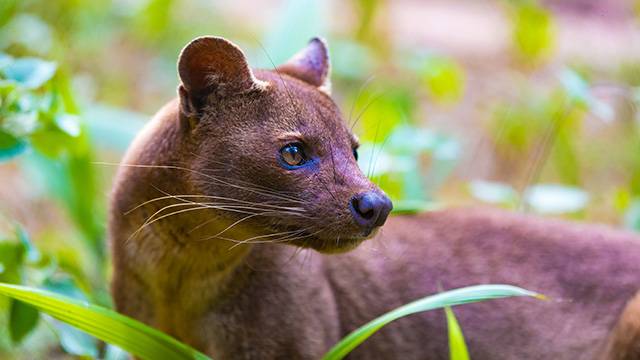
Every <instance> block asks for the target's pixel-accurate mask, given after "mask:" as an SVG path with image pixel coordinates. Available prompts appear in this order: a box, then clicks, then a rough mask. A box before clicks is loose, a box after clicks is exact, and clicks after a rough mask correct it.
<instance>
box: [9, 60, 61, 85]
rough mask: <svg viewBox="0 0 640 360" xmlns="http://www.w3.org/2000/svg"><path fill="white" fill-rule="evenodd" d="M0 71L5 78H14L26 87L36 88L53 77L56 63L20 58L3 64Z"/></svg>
mask: <svg viewBox="0 0 640 360" xmlns="http://www.w3.org/2000/svg"><path fill="white" fill-rule="evenodd" d="M2 72H3V73H4V76H5V78H7V79H9V80H14V81H16V82H18V83H20V84H21V85H22V86H23V87H25V88H27V89H36V88H39V87H40V86H42V85H44V83H46V82H47V81H49V80H50V79H51V78H52V77H53V75H54V74H55V72H56V64H55V63H53V62H50V61H45V60H41V59H37V58H22V59H17V60H15V61H14V62H13V63H11V64H9V65H7V66H5V67H4V68H3V71H2Z"/></svg>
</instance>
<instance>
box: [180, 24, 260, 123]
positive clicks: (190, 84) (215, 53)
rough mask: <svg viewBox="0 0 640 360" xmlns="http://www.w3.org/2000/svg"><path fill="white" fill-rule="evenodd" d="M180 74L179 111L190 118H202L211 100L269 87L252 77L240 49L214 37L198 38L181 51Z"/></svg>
mask: <svg viewBox="0 0 640 360" xmlns="http://www.w3.org/2000/svg"><path fill="white" fill-rule="evenodd" d="M178 74H179V75H180V81H181V82H182V84H180V86H179V87H178V94H179V96H180V108H181V111H182V112H183V114H184V115H186V116H188V117H194V116H197V115H199V113H200V111H201V110H202V107H203V106H205V105H207V102H208V101H209V100H210V99H216V100H223V99H224V98H226V97H230V96H235V95H242V94H246V93H248V92H252V91H260V90H263V89H265V87H266V83H265V82H263V81H260V80H258V79H256V78H255V76H253V72H252V71H251V69H250V68H249V64H248V63H247V59H246V57H245V56H244V54H243V53H242V50H240V48H238V47H237V46H236V45H235V44H233V43H231V42H230V41H228V40H226V39H223V38H220V37H214V36H203V37H199V38H196V39H194V40H193V41H191V42H190V43H189V44H187V46H185V47H184V49H182V52H181V53H180V58H179V59H178Z"/></svg>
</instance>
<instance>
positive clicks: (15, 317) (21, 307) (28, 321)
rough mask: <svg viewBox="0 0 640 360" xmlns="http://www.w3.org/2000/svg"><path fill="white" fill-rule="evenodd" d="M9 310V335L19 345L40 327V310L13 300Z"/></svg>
mask: <svg viewBox="0 0 640 360" xmlns="http://www.w3.org/2000/svg"><path fill="white" fill-rule="evenodd" d="M10 306H11V308H10V309H9V334H10V335H11V341H13V343H14V344H19V343H21V342H22V340H23V339H24V338H25V337H26V336H27V335H28V334H29V333H30V332H31V331H32V330H33V329H35V327H36V325H38V319H39V318H40V316H39V313H38V310H36V309H35V308H34V307H33V306H31V305H27V304H25V303H23V302H22V301H17V300H12V301H11V305H10Z"/></svg>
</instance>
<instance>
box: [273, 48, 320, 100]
mask: <svg viewBox="0 0 640 360" xmlns="http://www.w3.org/2000/svg"><path fill="white" fill-rule="evenodd" d="M330 69H331V64H330V62H329V50H328V48H327V43H326V42H325V41H324V40H323V39H321V38H317V37H316V38H313V39H311V41H309V43H308V44H307V46H306V47H305V48H304V49H302V50H300V51H299V52H298V53H297V54H295V55H294V56H293V57H292V58H291V59H289V60H288V61H287V62H286V63H284V64H283V65H281V66H279V67H278V68H277V70H278V71H279V72H281V73H284V74H287V75H291V76H293V77H295V78H298V79H300V80H302V81H304V82H306V83H309V84H311V85H314V86H316V87H318V88H319V89H320V90H322V91H324V92H326V93H327V94H329V93H331V81H330V79H329V72H330Z"/></svg>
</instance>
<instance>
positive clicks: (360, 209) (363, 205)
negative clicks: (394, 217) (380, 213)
mask: <svg viewBox="0 0 640 360" xmlns="http://www.w3.org/2000/svg"><path fill="white" fill-rule="evenodd" d="M351 204H352V206H353V209H354V210H355V211H356V213H357V214H358V215H360V216H361V217H362V218H364V219H365V220H371V218H373V216H374V215H375V211H374V209H372V208H371V206H368V203H367V202H366V201H361V200H360V199H358V198H354V199H353V200H351Z"/></svg>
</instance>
